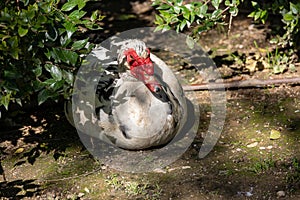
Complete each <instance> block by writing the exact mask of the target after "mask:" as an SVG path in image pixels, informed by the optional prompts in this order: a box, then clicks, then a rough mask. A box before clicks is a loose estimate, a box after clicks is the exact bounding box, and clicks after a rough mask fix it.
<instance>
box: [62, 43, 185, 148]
mask: <svg viewBox="0 0 300 200" xmlns="http://www.w3.org/2000/svg"><path fill="white" fill-rule="evenodd" d="M86 60H88V62H86V63H87V64H86V66H85V69H84V70H83V71H84V73H83V72H80V71H79V72H78V73H77V80H80V81H77V82H76V81H75V83H74V87H76V85H77V88H80V89H79V90H81V91H80V92H81V93H82V94H83V93H85V92H82V86H81V87H78V85H82V79H84V80H85V81H86V82H88V83H85V85H86V86H87V87H88V88H92V89H88V90H91V91H92V95H88V97H86V95H85V97H84V98H82V95H81V96H80V95H78V93H79V92H77V93H76V92H75V93H76V94H73V98H72V101H67V103H66V104H65V113H66V117H67V119H68V121H69V122H70V123H71V124H72V125H73V126H75V127H76V129H77V130H80V131H81V132H84V133H85V134H87V135H90V136H91V137H95V138H97V139H100V140H102V141H104V142H106V143H109V144H111V145H114V146H116V147H118V148H122V149H126V150H144V149H149V148H158V147H160V146H165V145H167V144H168V143H170V142H171V141H172V139H174V138H175V136H176V135H178V134H179V133H180V132H181V130H182V128H183V127H184V124H185V123H186V122H187V114H188V113H187V98H186V97H185V94H184V91H183V89H182V86H181V84H180V82H179V81H178V80H177V78H176V76H175V74H174V73H173V72H172V70H171V69H170V68H169V67H168V66H167V64H166V63H165V62H164V61H162V60H161V59H160V58H159V57H157V56H156V55H154V54H153V53H152V52H151V50H150V48H148V47H147V45H146V43H145V42H143V41H142V40H139V39H124V40H121V41H119V42H115V43H113V42H111V43H109V45H105V44H103V45H100V46H98V47H95V48H94V49H93V50H92V52H91V53H90V55H89V56H87V58H86ZM81 68H82V67H81ZM87 69H88V70H87ZM87 71H89V72H88V73H87ZM90 71H92V72H93V73H92V74H93V75H92V76H93V77H92V78H91V77H87V74H91V73H90ZM80 74H85V75H84V76H82V77H81V78H78V76H79V77H80ZM88 76H89V75H88ZM87 80H90V81H87ZM74 91H75V89H74ZM74 96H76V97H77V98H74ZM74 99H77V101H76V100H74ZM74 101H76V103H75V105H74ZM72 103H73V105H72ZM83 105H85V106H83ZM87 105H88V106H87Z"/></svg>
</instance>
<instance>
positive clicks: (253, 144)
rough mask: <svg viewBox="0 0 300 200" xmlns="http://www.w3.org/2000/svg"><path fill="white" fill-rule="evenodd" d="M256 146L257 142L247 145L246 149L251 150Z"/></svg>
mask: <svg viewBox="0 0 300 200" xmlns="http://www.w3.org/2000/svg"><path fill="white" fill-rule="evenodd" d="M257 145H258V142H253V143H251V144H248V145H247V147H248V148H253V147H256V146H257Z"/></svg>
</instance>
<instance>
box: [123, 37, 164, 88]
mask: <svg viewBox="0 0 300 200" xmlns="http://www.w3.org/2000/svg"><path fill="white" fill-rule="evenodd" d="M118 53H119V54H118V63H119V65H121V67H122V68H124V67H125V69H127V70H130V73H131V74H132V75H133V76H134V77H135V78H137V79H138V80H140V81H142V82H143V83H144V84H145V85H146V86H147V88H148V89H149V90H150V91H151V92H154V93H158V92H160V91H161V89H162V88H161V85H160V83H159V82H158V81H157V79H156V78H155V76H154V64H153V62H152V60H151V58H150V50H149V49H148V48H147V47H146V44H145V43H144V42H142V41H140V40H137V39H133V40H127V41H125V42H124V44H123V45H122V46H121V48H120V50H119V52H118Z"/></svg>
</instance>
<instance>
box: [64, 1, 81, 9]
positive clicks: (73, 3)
mask: <svg viewBox="0 0 300 200" xmlns="http://www.w3.org/2000/svg"><path fill="white" fill-rule="evenodd" d="M75 6H77V2H76V1H74V0H70V1H68V2H67V3H65V4H64V5H63V6H62V7H61V10H62V11H70V10H72V9H73V8H75Z"/></svg>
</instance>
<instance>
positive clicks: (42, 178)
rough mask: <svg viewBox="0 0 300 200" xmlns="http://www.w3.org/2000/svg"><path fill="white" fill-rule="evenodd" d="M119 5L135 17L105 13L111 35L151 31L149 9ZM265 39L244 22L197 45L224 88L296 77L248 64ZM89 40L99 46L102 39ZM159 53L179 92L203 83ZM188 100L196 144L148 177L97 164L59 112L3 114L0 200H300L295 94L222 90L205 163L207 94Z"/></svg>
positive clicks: (292, 87)
mask: <svg viewBox="0 0 300 200" xmlns="http://www.w3.org/2000/svg"><path fill="white" fill-rule="evenodd" d="M124 2H125V1H121V3H120V8H121V7H122V6H123V7H124V8H127V7H129V8H132V10H131V11H130V12H128V10H126V9H125V10H124V11H123V15H118V16H119V17H120V16H122V17H123V18H124V20H123V19H122V20H121V19H118V20H114V18H116V16H117V15H116V14H115V13H114V11H111V10H112V9H110V12H111V13H109V12H108V13H107V14H108V15H110V16H111V17H110V18H109V19H108V20H111V21H112V22H113V21H114V22H115V24H112V25H111V29H112V30H114V31H120V30H121V28H119V29H118V27H122V23H123V24H124V23H128V21H126V20H131V21H132V22H133V23H132V24H133V25H132V26H133V27H131V28H134V27H135V25H136V26H137V24H139V26H141V22H138V19H141V21H142V22H143V23H144V22H145V23H146V22H147V23H149V24H150V25H151V23H150V22H151V20H152V17H153V11H152V10H151V9H150V8H148V9H145V11H144V12H141V11H140V9H138V6H141V3H139V2H136V3H135V4H133V5H127V4H126V3H124ZM123 4H126V5H123ZM107 5H108V6H110V5H109V4H107ZM114 8H115V9H116V10H118V7H114ZM129 8H127V9H129ZM149 24H145V25H149ZM123 26H124V25H123ZM269 31H270V29H269V28H268V26H267V25H266V26H263V27H262V26H257V25H254V24H253V23H252V21H251V20H250V19H248V18H247V17H243V16H242V17H239V18H236V19H235V20H234V23H233V27H232V31H231V34H230V35H229V36H228V37H227V36H226V35H225V34H224V32H223V31H222V30H221V29H218V30H212V31H209V32H207V33H205V34H203V37H202V39H201V41H200V44H201V45H202V47H203V48H204V49H205V50H206V51H208V52H209V54H210V55H211V57H212V58H213V59H214V61H215V62H216V64H217V67H218V68H219V69H220V72H221V74H222V76H223V78H224V80H226V81H235V80H245V79H254V78H260V79H266V78H268V79H276V78H289V77H299V75H300V70H299V68H297V63H296V71H291V70H287V71H285V72H284V73H281V74H274V73H273V69H272V68H267V67H266V64H265V63H263V62H262V63H263V67H259V66H258V65H256V64H255V65H253V63H254V62H256V61H259V59H260V57H264V54H265V53H266V52H265V51H272V49H274V46H272V45H269V43H268V33H269ZM110 34H112V33H107V35H110ZM92 36H93V37H95V38H96V39H97V38H98V39H99V38H100V39H99V40H101V37H104V34H103V35H100V36H97V37H96V36H95V35H94V33H93V35H91V37H92ZM254 41H255V42H254ZM157 54H158V55H159V56H160V57H161V58H164V60H165V61H166V62H167V63H168V64H169V65H170V66H171V67H172V68H173V69H174V70H180V74H179V75H180V78H182V79H184V80H185V83H189V84H199V83H202V81H203V80H202V79H201V77H200V76H198V75H195V73H194V71H193V70H194V69H191V68H189V67H184V66H183V64H182V63H181V61H180V60H178V57H176V56H174V55H171V54H168V53H167V52H157ZM244 58H245V59H244ZM247 58H248V61H247V62H246V61H243V59H244V60H247ZM249 63H250V64H249ZM267 64H268V63H267ZM249 65H252V68H251V67H249ZM253 66H254V68H253ZM195 94H196V100H197V103H198V105H199V108H200V126H199V129H198V132H197V136H196V137H195V139H194V140H193V143H192V144H191V146H190V147H189V149H188V150H187V151H186V152H185V153H184V154H183V155H182V156H181V157H180V159H178V160H176V161H175V162H174V163H172V164H171V165H169V166H167V167H164V168H162V169H159V170H156V171H155V172H149V173H126V172H122V171H117V170H114V169H112V168H111V167H109V166H107V165H104V164H103V163H102V162H101V160H96V159H94V158H93V157H92V156H91V155H90V153H89V152H88V151H87V150H86V148H85V147H84V146H83V145H82V143H81V141H80V139H79V137H78V134H77V131H76V129H75V128H73V127H72V126H71V125H70V124H69V123H68V121H67V120H66V118H65V116H64V112H63V105H62V103H58V104H54V103H51V102H50V103H47V104H45V105H42V106H40V107H39V108H35V109H27V110H26V109H25V111H18V110H16V111H14V112H12V113H10V114H8V118H7V119H6V121H4V122H2V124H1V127H2V128H1V131H0V138H1V139H0V151H2V152H3V154H2V155H1V165H2V167H3V169H4V172H5V176H6V180H7V181H4V180H3V179H1V177H0V199H178V200H179V199H195V200H196V199H197V200H201V199H276V198H283V199H299V198H300V151H299V147H300V143H299V139H300V138H299V137H300V98H299V97H300V86H298V85H297V84H287V85H280V86H271V87H269V86H266V87H263V88H255V87H252V88H242V89H236V88H234V89H228V90H227V91H226V97H227V110H226V121H225V125H224V127H223V131H222V134H221V137H220V138H219V140H218V142H217V144H216V146H215V147H214V149H213V150H212V151H211V152H210V153H209V154H208V156H206V157H205V158H203V159H199V158H198V152H199V149H200V147H201V144H202V141H203V136H205V135H206V134H207V129H208V126H209V123H210V117H211V107H210V93H209V91H196V92H195ZM0 171H1V170H0Z"/></svg>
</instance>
